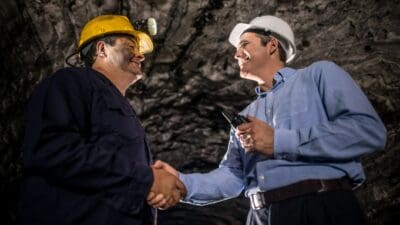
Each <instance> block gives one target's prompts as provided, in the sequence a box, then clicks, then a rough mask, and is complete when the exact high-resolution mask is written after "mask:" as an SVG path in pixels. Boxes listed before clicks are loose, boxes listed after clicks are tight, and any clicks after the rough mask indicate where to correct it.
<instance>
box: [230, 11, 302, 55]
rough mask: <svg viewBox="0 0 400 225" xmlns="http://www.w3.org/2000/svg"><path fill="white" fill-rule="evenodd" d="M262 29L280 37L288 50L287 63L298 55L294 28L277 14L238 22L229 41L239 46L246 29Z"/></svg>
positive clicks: (280, 41)
mask: <svg viewBox="0 0 400 225" xmlns="http://www.w3.org/2000/svg"><path fill="white" fill-rule="evenodd" d="M250 28H256V29H262V30H265V31H269V32H271V36H273V37H275V38H276V39H278V41H279V43H281V45H282V47H283V49H284V50H285V52H286V63H289V62H290V61H292V60H293V58H294V56H295V55H296V45H295V44H294V34H293V31H292V28H290V26H289V24H288V23H286V22H285V21H284V20H282V19H280V18H278V17H275V16H260V17H256V18H254V19H253V20H252V21H250V23H238V24H236V26H235V27H234V28H233V30H232V32H231V34H230V35H229V42H230V43H231V44H232V45H233V46H235V47H238V45H239V42H240V36H241V35H242V34H243V32H244V31H246V30H248V29H250Z"/></svg>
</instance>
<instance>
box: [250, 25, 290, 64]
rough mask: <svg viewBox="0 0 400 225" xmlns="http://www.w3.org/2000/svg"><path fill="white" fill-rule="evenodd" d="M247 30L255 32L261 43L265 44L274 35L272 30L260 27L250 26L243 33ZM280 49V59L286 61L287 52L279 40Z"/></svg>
mask: <svg viewBox="0 0 400 225" xmlns="http://www.w3.org/2000/svg"><path fill="white" fill-rule="evenodd" d="M246 32H251V33H255V34H256V35H257V36H258V37H259V38H260V41H261V44H262V45H263V46H265V45H267V43H268V42H269V41H270V40H271V36H272V37H273V36H274V35H273V33H272V32H271V31H265V30H263V29H259V28H250V29H247V30H245V31H244V32H243V33H246ZM278 51H279V59H280V60H281V61H282V62H283V63H286V59H287V56H286V52H285V50H284V49H283V47H282V44H281V43H280V42H279V41H278Z"/></svg>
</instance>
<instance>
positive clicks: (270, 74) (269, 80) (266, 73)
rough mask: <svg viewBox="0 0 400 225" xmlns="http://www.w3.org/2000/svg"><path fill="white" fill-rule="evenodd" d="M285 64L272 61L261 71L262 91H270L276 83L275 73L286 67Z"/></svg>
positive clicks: (260, 84) (260, 83)
mask: <svg viewBox="0 0 400 225" xmlns="http://www.w3.org/2000/svg"><path fill="white" fill-rule="evenodd" d="M284 66H285V65H284V64H283V63H282V62H281V61H279V62H278V63H271V64H268V65H265V67H263V69H262V70H261V71H260V76H259V77H260V78H261V79H260V81H259V82H258V85H259V86H260V88H261V90H262V91H268V90H269V89H271V88H272V86H274V84H275V80H274V76H275V74H276V73H277V72H278V71H279V70H280V69H282V68H283V67H284Z"/></svg>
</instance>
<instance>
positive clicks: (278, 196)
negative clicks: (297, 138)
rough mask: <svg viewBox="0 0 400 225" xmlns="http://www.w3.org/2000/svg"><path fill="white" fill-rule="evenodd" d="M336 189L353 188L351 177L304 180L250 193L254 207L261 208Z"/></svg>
mask: <svg viewBox="0 0 400 225" xmlns="http://www.w3.org/2000/svg"><path fill="white" fill-rule="evenodd" d="M335 190H352V185H351V184H350V181H349V179H347V178H340V179H333V180H304V181H300V182H297V183H294V184H291V185H288V186H284V187H281V188H277V189H274V190H271V191H266V192H258V193H256V194H251V195H250V205H251V208H253V209H261V208H264V207H265V206H266V205H268V204H269V203H273V202H279V201H282V200H285V199H289V198H293V197H298V196H302V195H306V194H311V193H320V192H326V191H335Z"/></svg>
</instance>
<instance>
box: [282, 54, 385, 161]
mask: <svg viewBox="0 0 400 225" xmlns="http://www.w3.org/2000/svg"><path fill="white" fill-rule="evenodd" d="M312 74H313V75H314V76H313V77H312V78H313V79H314V80H313V81H310V82H315V84H316V85H317V87H318V92H319V95H320V98H321V101H322V104H323V106H324V109H325V114H326V117H327V120H326V121H321V122H320V123H318V124H316V125H313V126H311V127H301V128H298V129H276V130H275V131H274V134H275V135H274V156H275V158H283V159H287V160H298V159H299V158H300V159H301V160H313V161H315V160H316V161H330V160H332V159H333V160H335V161H341V160H343V161H348V160H354V159H358V158H359V157H360V156H362V155H364V154H367V153H370V152H372V151H374V150H378V149H383V148H384V145H385V142H386V129H385V127H384V125H383V123H382V121H381V120H380V118H379V116H378V115H377V113H376V112H375V110H374V109H373V107H372V106H371V104H370V102H369V101H368V99H367V97H366V96H365V95H364V93H363V92H362V90H361V89H360V88H359V87H358V85H357V84H356V83H355V82H354V80H353V79H352V78H351V77H350V75H349V74H348V73H347V72H346V71H344V70H343V69H342V68H340V67H339V66H337V65H336V64H334V63H330V62H324V67H321V68H320V69H319V70H317V71H314V73H312Z"/></svg>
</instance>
